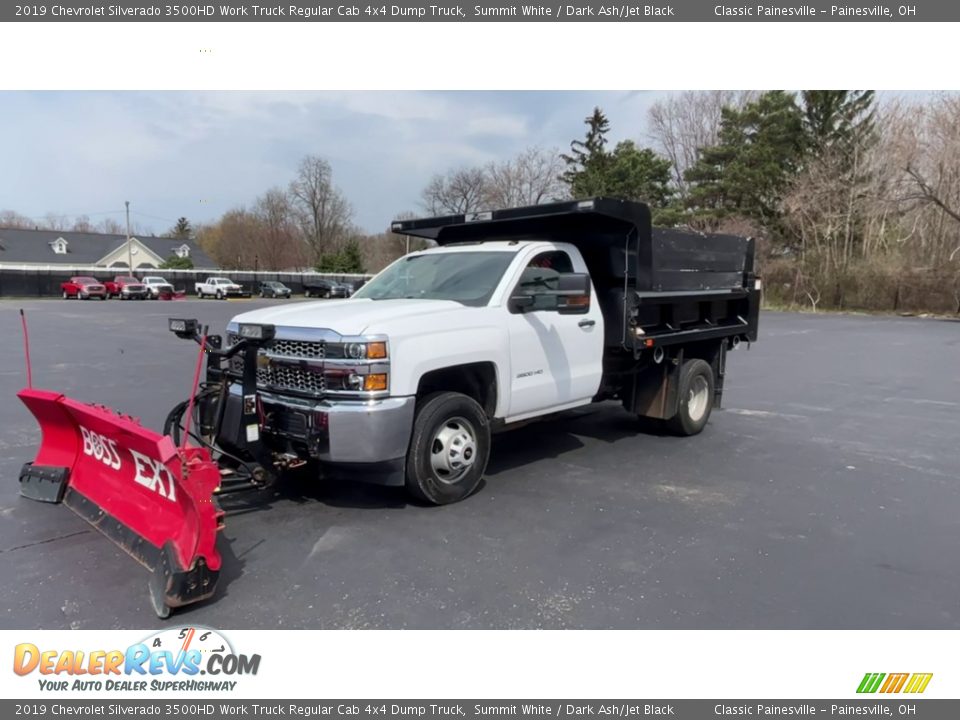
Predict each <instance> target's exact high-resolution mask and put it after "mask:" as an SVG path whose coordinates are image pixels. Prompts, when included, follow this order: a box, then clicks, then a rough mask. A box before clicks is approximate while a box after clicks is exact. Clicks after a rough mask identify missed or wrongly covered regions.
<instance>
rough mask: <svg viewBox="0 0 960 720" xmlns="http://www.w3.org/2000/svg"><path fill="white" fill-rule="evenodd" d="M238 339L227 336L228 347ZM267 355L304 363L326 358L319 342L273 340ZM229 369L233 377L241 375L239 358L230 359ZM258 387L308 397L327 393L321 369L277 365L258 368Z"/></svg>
mask: <svg viewBox="0 0 960 720" xmlns="http://www.w3.org/2000/svg"><path fill="white" fill-rule="evenodd" d="M239 339H240V336H239V335H237V334H236V333H228V334H227V344H228V345H233V344H234V343H235V342H237V341H238V340H239ZM269 353H270V355H273V356H276V357H287V358H291V359H305V360H322V359H323V358H324V357H325V356H326V352H325V347H324V344H323V343H322V342H312V341H307V340H282V339H277V340H274V341H273V343H272V344H271V345H270V350H269ZM230 369H231V370H232V371H233V372H236V373H242V372H243V356H242V355H235V356H234V357H232V358H230ZM257 386H258V387H264V388H266V387H270V388H275V389H278V390H292V391H294V392H299V393H308V394H310V395H322V394H323V393H324V392H325V391H326V389H327V388H326V382H325V380H324V377H323V372H322V369H321V368H317V369H316V370H310V369H305V368H301V367H297V366H294V365H283V364H277V363H272V364H270V365H269V366H267V367H262V368H257Z"/></svg>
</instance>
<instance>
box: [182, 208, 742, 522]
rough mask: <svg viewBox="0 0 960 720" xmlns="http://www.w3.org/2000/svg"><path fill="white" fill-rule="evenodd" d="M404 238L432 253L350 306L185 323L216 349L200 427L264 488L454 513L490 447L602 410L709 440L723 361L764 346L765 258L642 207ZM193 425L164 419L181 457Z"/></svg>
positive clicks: (447, 227)
mask: <svg viewBox="0 0 960 720" xmlns="http://www.w3.org/2000/svg"><path fill="white" fill-rule="evenodd" d="M392 229H393V231H394V232H397V233H400V234H403V235H413V236H417V237H421V238H425V239H427V240H430V241H433V243H435V245H436V247H431V248H429V249H426V250H423V251H419V252H413V253H410V254H408V255H406V256H404V257H402V258H400V259H399V260H397V261H396V262H394V263H393V264H392V265H390V266H388V267H387V268H386V269H385V270H383V271H382V272H381V273H380V274H379V275H377V276H376V277H374V278H373V279H372V280H370V281H369V282H368V283H367V284H366V285H365V286H364V287H363V288H362V289H360V290H359V291H358V292H357V293H356V294H355V295H354V296H353V297H351V298H349V299H344V300H328V301H325V302H304V303H293V304H285V305H282V306H273V307H269V308H262V309H258V310H253V311H251V312H246V313H243V314H241V315H238V316H236V317H235V318H233V320H232V321H231V322H230V323H229V325H228V327H227V335H226V337H225V338H221V337H219V336H217V337H212V338H207V340H202V341H201V340H198V338H200V336H201V333H200V331H199V330H198V328H199V325H198V323H197V321H196V320H176V319H171V321H170V329H171V330H173V331H174V332H176V333H177V334H178V335H179V336H180V337H187V338H192V339H194V340H198V341H201V342H211V343H212V345H211V347H212V348H213V350H212V351H211V353H210V354H209V356H208V363H207V381H208V382H207V383H206V385H205V390H204V392H203V393H201V395H200V396H199V397H198V398H197V404H196V407H195V411H196V413H197V417H196V420H195V425H194V427H199V428H200V430H199V431H198V432H200V433H201V434H202V436H203V437H206V438H208V440H207V442H209V443H210V445H211V447H213V446H214V445H215V446H216V447H217V448H219V449H221V450H223V452H224V454H225V455H224V456H225V457H230V458H240V459H242V460H243V462H244V464H245V467H247V468H248V469H250V468H252V469H251V470H250V472H249V473H248V476H249V477H250V478H252V481H253V482H254V483H266V482H267V481H268V479H269V478H271V477H273V476H276V475H277V474H278V473H280V472H282V471H283V470H284V469H285V468H290V467H296V466H299V465H304V464H306V463H310V462H311V461H312V462H313V464H315V465H316V466H318V468H319V470H320V472H322V473H324V474H331V473H332V474H338V475H343V474H346V475H347V476H349V477H351V478H355V479H367V480H373V481H376V482H381V483H386V484H395V485H405V486H406V487H407V488H408V489H409V491H410V492H411V493H412V494H413V495H414V496H416V497H417V498H419V499H420V500H422V501H425V502H428V503H434V504H445V503H451V502H455V501H458V500H461V499H463V498H465V497H467V496H468V495H470V494H471V493H472V492H473V491H474V490H475V489H476V488H477V486H478V485H479V483H480V481H481V478H482V476H483V473H484V469H485V467H486V465H487V460H488V458H489V456H490V447H491V441H490V438H491V433H492V432H494V431H497V430H500V429H507V428H510V427H512V426H516V425H518V424H519V423H522V422H525V421H529V420H532V419H535V418H542V417H545V416H549V415H553V414H555V413H559V412H562V411H566V410H570V409H572V408H577V407H580V406H583V405H586V404H588V403H594V402H600V401H611V400H612V401H618V402H620V403H621V404H622V405H623V407H624V408H625V409H626V410H627V411H628V412H630V413H633V414H635V415H638V416H643V417H646V418H653V419H655V422H659V423H662V424H663V425H665V426H666V428H668V429H669V430H671V431H672V432H674V433H676V434H679V435H696V434H697V433H699V432H701V431H702V430H703V428H704V426H705V425H706V423H707V421H708V419H709V418H710V415H711V411H712V410H713V409H714V408H717V407H719V406H720V403H721V399H722V396H723V385H724V376H725V373H726V358H727V352H728V351H729V350H732V349H734V348H736V347H737V346H738V345H739V344H740V343H741V341H753V340H756V338H757V325H758V317H759V298H760V294H759V288H760V281H759V279H758V278H757V277H756V275H755V273H754V242H753V240H751V239H748V238H741V237H735V236H729V235H703V234H699V233H696V232H692V231H686V230H673V229H670V230H668V229H659V228H653V227H652V226H651V222H650V211H649V208H648V207H647V206H645V205H643V204H639V203H632V202H626V201H621V200H612V199H605V198H594V199H588V200H580V201H571V202H562V203H551V204H544V205H538V206H533V207H524V208H513V209H507V210H499V211H492V212H483V213H473V214H469V215H455V216H447V217H437V218H428V219H421V220H407V221H402V222H396V223H394V224H393V226H392ZM203 336H204V337H207V336H206V333H205V332H204V333H203ZM185 407H187V404H186V403H182V404H181V405H180V406H178V408H179V410H177V409H176V408H175V411H174V412H173V413H172V414H171V417H170V418H168V429H169V428H170V427H173V428H174V430H173V432H174V436H175V439H176V440H177V441H178V442H179V435H178V434H177V433H178V432H179V431H178V430H177V428H179V427H180V424H181V421H182V415H183V412H184V408H185ZM177 412H179V413H180V415H177V414H176V413H177Z"/></svg>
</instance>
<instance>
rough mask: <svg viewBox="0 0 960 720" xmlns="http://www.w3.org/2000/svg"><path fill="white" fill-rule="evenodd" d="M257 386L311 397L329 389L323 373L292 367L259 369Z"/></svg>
mask: <svg viewBox="0 0 960 720" xmlns="http://www.w3.org/2000/svg"><path fill="white" fill-rule="evenodd" d="M257 385H258V386H260V385H263V386H265V387H273V388H278V389H281V390H293V391H294V392H301V393H309V394H311V395H322V394H323V393H324V391H325V390H326V389H327V385H326V382H325V381H324V377H323V372H320V371H317V372H314V371H312V370H305V369H304V368H299V367H295V366H292V365H270V366H269V367H265V368H257Z"/></svg>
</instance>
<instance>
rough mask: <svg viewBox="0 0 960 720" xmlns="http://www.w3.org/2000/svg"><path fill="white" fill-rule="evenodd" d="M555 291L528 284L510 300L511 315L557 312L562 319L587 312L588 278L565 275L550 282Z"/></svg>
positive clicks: (579, 274)
mask: <svg viewBox="0 0 960 720" xmlns="http://www.w3.org/2000/svg"><path fill="white" fill-rule="evenodd" d="M551 284H553V285H554V287H544V286H543V285H534V284H530V285H528V286H520V287H518V288H517V289H516V290H515V291H514V293H513V295H511V297H510V303H509V308H510V310H511V312H517V313H523V312H528V311H531V310H546V311H556V312H558V313H560V314H561V315H580V314H584V313H587V312H589V311H590V276H589V275H587V274H586V273H566V274H562V275H557V276H555V277H554V278H551Z"/></svg>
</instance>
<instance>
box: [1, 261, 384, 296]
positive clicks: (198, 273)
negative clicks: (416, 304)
mask: <svg viewBox="0 0 960 720" xmlns="http://www.w3.org/2000/svg"><path fill="white" fill-rule="evenodd" d="M118 274H121V275H122V274H123V273H122V272H119V273H118V272H117V270H116V268H102V267H90V266H86V267H83V266H79V267H67V266H62V265H44V266H31V265H20V266H7V267H0V297H3V296H7V297H11V296H12V297H47V296H55V295H60V293H61V290H60V283H63V282H66V281H67V280H69V279H70V278H71V277H74V276H78V275H87V276H91V277H95V278H97V279H99V280H109V279H112V278H114V277H115V276H117V275H118ZM134 275H135V276H137V277H141V278H142V277H145V276H148V275H154V276H156V275H159V276H161V277H163V278H165V279H166V280H167V282H169V283H170V284H171V285H173V286H174V288H176V289H177V290H186V291H187V294H188V295H193V294H194V291H193V287H194V283H196V282H201V281H203V280H205V279H206V278H208V277H212V276H217V277H229V278H230V279H231V280H233V281H234V282H235V283H237V284H238V285H242V286H243V287H244V289H245V290H248V291H250V292H252V293H256V292H257V291H258V290H259V284H260V283H261V282H264V281H267V280H276V281H279V282H282V283H283V284H284V285H286V286H287V287H289V288H290V289H291V290H293V292H295V293H302V292H303V288H304V285H305V284H310V283H311V282H313V281H316V280H334V281H337V282H341V281H344V280H362V279H366V278H369V277H371V276H370V275H354V274H332V273H317V272H302V273H297V272H294V273H289V272H263V271H260V272H254V271H252V270H251V271H242V272H232V271H231V272H223V273H213V272H210V271H209V270H148V271H142V270H141V271H137V272H135V273H134Z"/></svg>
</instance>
